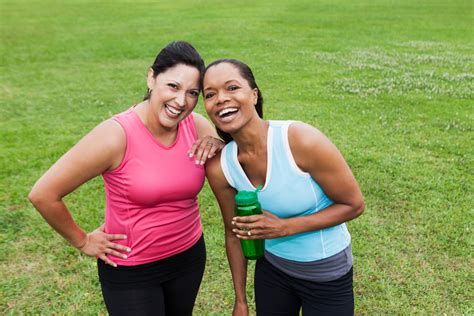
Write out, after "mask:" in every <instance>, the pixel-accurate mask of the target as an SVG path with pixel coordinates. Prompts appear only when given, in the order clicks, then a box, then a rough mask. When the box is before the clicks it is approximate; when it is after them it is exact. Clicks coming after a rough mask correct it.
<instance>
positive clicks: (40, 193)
mask: <svg viewBox="0 0 474 316" xmlns="http://www.w3.org/2000/svg"><path fill="white" fill-rule="evenodd" d="M28 200H29V201H30V202H31V204H33V206H34V207H35V208H36V209H37V210H38V211H39V212H41V209H42V208H44V207H43V206H44V205H46V204H50V203H52V202H53V201H54V200H55V199H54V198H53V196H52V195H51V194H48V192H45V190H42V189H41V188H40V187H38V186H37V185H35V186H33V188H32V189H31V191H30V193H28Z"/></svg>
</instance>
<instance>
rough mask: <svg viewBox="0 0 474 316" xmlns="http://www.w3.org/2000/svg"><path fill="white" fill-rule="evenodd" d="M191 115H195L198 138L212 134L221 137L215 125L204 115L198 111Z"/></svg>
mask: <svg viewBox="0 0 474 316" xmlns="http://www.w3.org/2000/svg"><path fill="white" fill-rule="evenodd" d="M191 115H193V117H194V123H195V124H196V131H197V133H198V138H202V137H204V136H212V137H214V138H219V136H218V135H217V132H216V129H215V128H214V126H213V125H212V124H211V123H210V122H209V121H208V120H207V119H206V118H205V117H204V116H202V115H201V114H199V113H196V112H193V113H192V114H191Z"/></svg>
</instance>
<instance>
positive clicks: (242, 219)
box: [232, 215, 262, 224]
mask: <svg viewBox="0 0 474 316" xmlns="http://www.w3.org/2000/svg"><path fill="white" fill-rule="evenodd" d="M260 219H262V215H249V216H236V217H234V218H232V223H236V224H237V223H254V222H257V221H258V220H260Z"/></svg>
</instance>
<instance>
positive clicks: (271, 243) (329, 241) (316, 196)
mask: <svg viewBox="0 0 474 316" xmlns="http://www.w3.org/2000/svg"><path fill="white" fill-rule="evenodd" d="M269 123H270V126H269V128H268V138H267V152H268V154H267V159H268V161H267V174H266V182H265V185H264V187H263V188H262V190H261V191H260V192H259V193H258V198H259V201H260V204H261V205H262V209H264V210H267V211H269V212H271V213H273V214H275V215H276V216H278V217H280V218H290V217H295V216H304V215H309V214H313V213H316V212H318V211H320V210H322V209H324V208H326V207H328V206H330V205H332V204H333V202H332V201H331V199H330V198H329V197H328V196H327V195H326V194H325V193H324V191H323V190H322V188H321V187H320V186H319V184H318V183H317V182H316V181H315V180H314V179H313V178H312V177H311V175H310V174H309V173H306V172H303V171H302V170H301V169H300V168H299V167H298V166H297V164H296V162H295V160H294V158H293V155H292V153H291V150H290V145H289V142H288V127H289V125H290V124H291V123H292V121H269ZM237 152H238V148H237V144H236V143H235V141H233V142H230V143H229V144H227V145H226V146H225V147H224V149H223V150H222V155H221V166H222V170H223V172H224V175H225V177H226V179H227V181H228V182H229V184H230V185H231V186H232V187H233V188H235V189H236V190H237V191H242V190H246V191H253V190H256V188H255V187H254V186H253V185H252V184H251V183H250V180H249V179H248V178H247V176H246V174H245V172H244V170H243V168H242V166H241V165H240V163H239V161H238V159H237ZM350 242H351V237H350V235H349V232H348V230H347V227H346V224H345V223H342V224H339V225H336V226H333V227H329V228H325V229H321V230H315V231H310V232H305V233H300V234H296V235H291V236H286V237H281V238H275V239H267V240H265V250H266V251H268V252H270V253H271V254H273V255H275V256H278V257H281V258H284V259H288V260H293V261H301V262H309V261H315V260H321V259H325V258H328V257H330V256H333V255H335V254H337V253H339V252H341V251H342V250H344V249H345V248H346V247H348V246H349V244H350Z"/></svg>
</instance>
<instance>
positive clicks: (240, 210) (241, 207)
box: [235, 189, 265, 260]
mask: <svg viewBox="0 0 474 316" xmlns="http://www.w3.org/2000/svg"><path fill="white" fill-rule="evenodd" d="M258 191H259V189H257V191H239V192H238V193H237V194H236V195H235V213H236V215H237V216H250V215H258V214H262V207H261V206H260V203H259V202H258V197H257V192H258ZM240 244H241V246H242V251H243V253H244V256H245V258H247V259H252V260H255V259H258V258H260V257H262V256H263V251H264V249H265V244H264V240H263V239H254V240H243V239H241V240H240Z"/></svg>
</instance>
